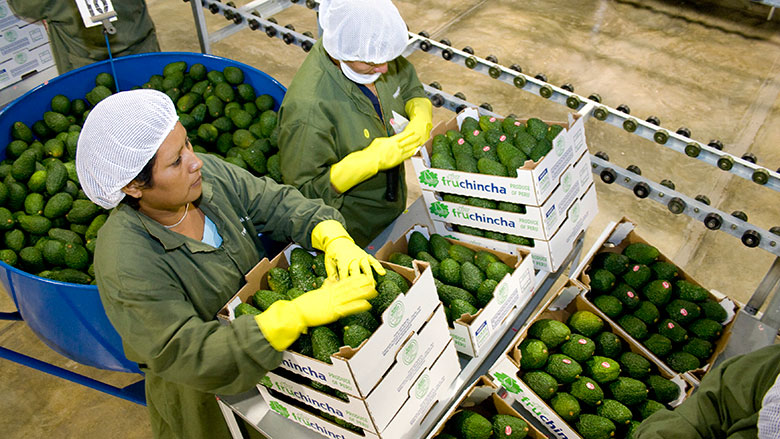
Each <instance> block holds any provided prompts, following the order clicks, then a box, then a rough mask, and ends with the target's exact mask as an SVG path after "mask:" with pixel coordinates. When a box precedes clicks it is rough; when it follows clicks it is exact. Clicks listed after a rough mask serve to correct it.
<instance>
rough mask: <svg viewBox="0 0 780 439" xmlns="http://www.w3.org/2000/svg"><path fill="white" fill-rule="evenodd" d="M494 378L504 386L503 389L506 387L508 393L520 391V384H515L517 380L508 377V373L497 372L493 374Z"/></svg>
mask: <svg viewBox="0 0 780 439" xmlns="http://www.w3.org/2000/svg"><path fill="white" fill-rule="evenodd" d="M495 377H496V379H497V380H498V382H500V383H501V385H502V386H504V389H506V391H507V392H509V393H520V386H519V385H518V384H517V381H515V379H514V378H512V377H510V376H509V375H507V374H505V373H503V372H498V373H496V374H495Z"/></svg>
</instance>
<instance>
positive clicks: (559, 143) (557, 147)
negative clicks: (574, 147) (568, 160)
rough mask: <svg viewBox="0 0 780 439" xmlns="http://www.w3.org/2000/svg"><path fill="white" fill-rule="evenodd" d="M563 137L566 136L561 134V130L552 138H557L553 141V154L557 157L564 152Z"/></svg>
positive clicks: (564, 141)
mask: <svg viewBox="0 0 780 439" xmlns="http://www.w3.org/2000/svg"><path fill="white" fill-rule="evenodd" d="M565 137H566V136H565V135H564V134H563V131H561V134H560V135H559V136H558V137H556V138H555V139H554V140H557V141H556V142H555V155H557V156H558V157H560V156H562V155H563V152H564V151H563V150H564V148H565V146H566V140H565Z"/></svg>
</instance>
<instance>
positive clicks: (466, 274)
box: [460, 262, 485, 294]
mask: <svg viewBox="0 0 780 439" xmlns="http://www.w3.org/2000/svg"><path fill="white" fill-rule="evenodd" d="M460 276H461V282H462V284H463V288H464V289H465V290H466V291H468V292H470V293H472V294H474V293H476V292H477V290H478V289H479V286H480V285H481V284H482V282H483V281H484V280H485V274H484V273H482V270H480V269H479V268H478V267H477V266H476V265H474V264H473V263H471V262H464V263H463V264H462V265H461V266H460Z"/></svg>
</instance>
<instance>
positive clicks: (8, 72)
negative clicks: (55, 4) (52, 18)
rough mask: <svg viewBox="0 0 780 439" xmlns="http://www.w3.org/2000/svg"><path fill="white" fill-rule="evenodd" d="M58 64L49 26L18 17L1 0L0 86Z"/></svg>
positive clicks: (1, 87)
mask: <svg viewBox="0 0 780 439" xmlns="http://www.w3.org/2000/svg"><path fill="white" fill-rule="evenodd" d="M53 65H54V56H53V54H52V51H51V46H50V45H49V38H48V35H47V34H46V28H45V27H44V26H43V23H42V22H40V21H37V22H34V23H30V22H27V21H25V20H23V19H22V18H20V17H17V16H16V15H14V14H13V12H12V11H11V8H10V7H9V6H8V3H6V2H5V1H0V89H3V88H5V87H8V86H10V85H13V84H15V83H17V82H19V81H21V80H22V79H23V78H24V77H25V76H27V75H29V74H31V73H33V72H39V71H41V70H44V69H46V68H49V67H51V66H53Z"/></svg>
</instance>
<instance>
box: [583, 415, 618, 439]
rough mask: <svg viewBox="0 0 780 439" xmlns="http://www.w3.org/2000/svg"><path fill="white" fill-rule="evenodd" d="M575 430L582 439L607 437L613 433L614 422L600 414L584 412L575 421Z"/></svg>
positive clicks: (607, 438) (606, 438) (602, 438)
mask: <svg viewBox="0 0 780 439" xmlns="http://www.w3.org/2000/svg"><path fill="white" fill-rule="evenodd" d="M577 432H579V433H580V434H581V435H582V438H583V439H609V438H611V437H612V436H614V435H615V424H614V423H612V421H610V420H609V419H607V418H604V417H602V416H596V415H590V414H584V415H582V416H580V418H579V420H578V421H577Z"/></svg>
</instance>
